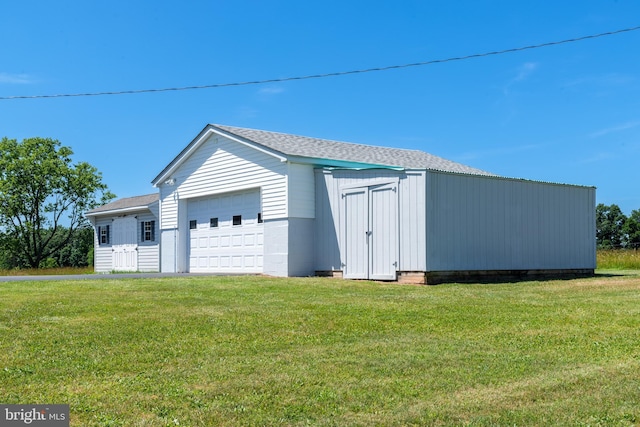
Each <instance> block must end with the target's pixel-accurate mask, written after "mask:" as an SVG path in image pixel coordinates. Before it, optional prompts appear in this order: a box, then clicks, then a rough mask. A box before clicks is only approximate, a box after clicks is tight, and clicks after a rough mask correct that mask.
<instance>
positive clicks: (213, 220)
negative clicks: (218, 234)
mask: <svg viewBox="0 0 640 427" xmlns="http://www.w3.org/2000/svg"><path fill="white" fill-rule="evenodd" d="M209 227H211V228H216V227H218V218H211V219H209Z"/></svg>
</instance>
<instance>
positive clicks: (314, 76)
mask: <svg viewBox="0 0 640 427" xmlns="http://www.w3.org/2000/svg"><path fill="white" fill-rule="evenodd" d="M637 30H640V26H637V27H631V28H624V29H621V30H615V31H609V32H606V33H600V34H592V35H588V36H582V37H576V38H572V39H566V40H560V41H554V42H547V43H540V44H535V45H530V46H522V47H514V48H511V49H504V50H497V51H493V52H484V53H476V54H472V55H465V56H456V57H452V58H446V59H434V60H431V61H423V62H414V63H411V64H402V65H389V66H385V67H377V68H365V69H361V70H350V71H337V72H333V73H324V74H311V75H306V76H297V77H282V78H277V79H265V80H254V81H245V82H235V83H217V84H210V85H201V86H184V87H171V88H160V89H138V90H121V91H114V92H89V93H68V94H57V95H18V96H1V97H0V100H10V99H41V98H68V97H80V96H103V95H126V94H138V93H154V92H171V91H180V90H196V89H215V88H221V87H231V86H249V85H260V84H266V83H282V82H290V81H296V80H309V79H321V78H325V77H338V76H346V75H350V74H364V73H372V72H375V71H388V70H397V69H401V68H410V67H421V66H424V65H433V64H442V63H445V62H453V61H464V60H467V59H474V58H483V57H487V56H494V55H504V54H506V53H513V52H521V51H524V50H531V49H539V48H543V47H549V46H557V45H561V44H566V43H574V42H579V41H583V40H589V39H596V38H600V37H606V36H612V35H615V34H621V33H628V32H631V31H637Z"/></svg>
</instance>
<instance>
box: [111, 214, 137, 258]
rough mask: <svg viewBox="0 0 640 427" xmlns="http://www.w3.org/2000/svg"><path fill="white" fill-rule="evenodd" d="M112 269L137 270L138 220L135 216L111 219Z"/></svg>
mask: <svg viewBox="0 0 640 427" xmlns="http://www.w3.org/2000/svg"><path fill="white" fill-rule="evenodd" d="M112 228H113V231H112V233H113V241H112V245H111V249H112V251H113V269H114V270H115V271H137V270H138V220H137V219H136V218H135V217H132V216H130V217H123V218H116V219H115V220H114V221H113V227H112Z"/></svg>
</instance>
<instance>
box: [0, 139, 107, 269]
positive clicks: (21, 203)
mask: <svg viewBox="0 0 640 427" xmlns="http://www.w3.org/2000/svg"><path fill="white" fill-rule="evenodd" d="M72 154H73V151H71V148H69V147H64V146H61V144H60V142H59V141H57V140H55V139H50V138H27V139H24V140H22V142H18V141H17V140H15V139H8V138H2V140H1V141H0V227H2V231H3V240H4V241H3V243H4V248H5V250H7V251H9V252H10V253H12V254H13V256H14V257H15V258H16V259H17V260H19V261H20V263H24V264H26V265H27V266H30V267H32V268H37V267H39V266H40V264H41V262H42V261H44V260H47V259H48V258H50V257H52V256H53V255H54V254H56V253H57V252H58V251H59V250H60V249H61V248H63V247H64V246H66V245H67V244H68V243H69V242H70V240H71V238H72V237H73V235H74V232H75V231H76V230H77V229H78V228H79V227H83V226H86V224H87V223H86V220H85V219H84V217H83V216H82V214H83V213H84V212H85V211H87V210H89V209H92V208H94V207H96V206H99V205H101V204H104V203H106V202H108V201H109V200H111V199H112V198H113V197H114V196H113V194H111V193H110V192H109V191H108V190H107V186H106V185H105V184H103V183H102V175H101V174H100V172H98V170H97V169H96V168H95V167H93V166H91V165H90V164H88V163H86V162H79V163H76V164H73V163H72V160H71V155H72Z"/></svg>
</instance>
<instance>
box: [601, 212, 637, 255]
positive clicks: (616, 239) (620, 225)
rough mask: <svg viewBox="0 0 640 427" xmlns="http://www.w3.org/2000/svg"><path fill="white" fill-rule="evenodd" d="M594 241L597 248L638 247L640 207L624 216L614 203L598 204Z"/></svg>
mask: <svg viewBox="0 0 640 427" xmlns="http://www.w3.org/2000/svg"><path fill="white" fill-rule="evenodd" d="M596 242H597V245H598V248H599V249H638V248H640V209H636V210H633V211H631V215H629V216H626V215H625V214H624V213H622V210H621V209H620V207H619V206H618V205H616V204H613V205H605V204H603V203H600V204H598V205H597V206H596Z"/></svg>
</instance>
